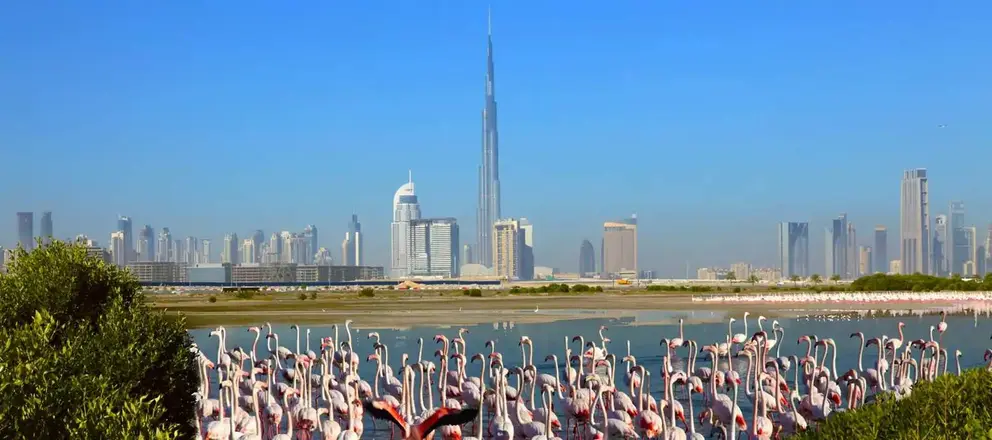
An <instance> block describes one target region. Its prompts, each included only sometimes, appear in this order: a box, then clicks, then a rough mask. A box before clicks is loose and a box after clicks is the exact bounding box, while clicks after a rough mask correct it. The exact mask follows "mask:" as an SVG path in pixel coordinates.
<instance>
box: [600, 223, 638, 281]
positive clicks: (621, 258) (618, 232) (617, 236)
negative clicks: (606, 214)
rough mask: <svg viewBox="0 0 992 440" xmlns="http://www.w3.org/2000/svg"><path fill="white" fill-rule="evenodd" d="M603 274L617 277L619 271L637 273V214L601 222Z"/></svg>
mask: <svg viewBox="0 0 992 440" xmlns="http://www.w3.org/2000/svg"><path fill="white" fill-rule="evenodd" d="M602 255H603V257H602V259H603V262H602V263H601V264H602V268H603V274H604V275H606V276H613V277H618V276H620V273H621V272H631V271H632V272H634V273H637V216H636V215H633V216H631V218H629V219H627V220H621V221H615V222H605V223H603V247H602Z"/></svg>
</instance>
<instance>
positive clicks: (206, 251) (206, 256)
mask: <svg viewBox="0 0 992 440" xmlns="http://www.w3.org/2000/svg"><path fill="white" fill-rule="evenodd" d="M234 246H235V247H234V251H235V252H237V250H238V248H237V246H238V240H237V239H235V240H234ZM210 254H211V249H210V239H209V238H204V239H203V240H200V261H199V263H198V264H210ZM237 262H238V258H237V257H235V258H234V261H232V262H231V263H232V264H237Z"/></svg>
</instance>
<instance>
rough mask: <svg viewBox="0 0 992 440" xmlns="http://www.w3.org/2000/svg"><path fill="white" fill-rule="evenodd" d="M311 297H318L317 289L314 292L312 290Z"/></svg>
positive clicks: (314, 298) (313, 298)
mask: <svg viewBox="0 0 992 440" xmlns="http://www.w3.org/2000/svg"><path fill="white" fill-rule="evenodd" d="M310 299H312V300H316V299H317V291H316V290H315V291H313V292H310Z"/></svg>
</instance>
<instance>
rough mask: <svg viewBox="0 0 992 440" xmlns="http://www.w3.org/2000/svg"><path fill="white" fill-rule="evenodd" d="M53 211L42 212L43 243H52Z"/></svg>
mask: <svg viewBox="0 0 992 440" xmlns="http://www.w3.org/2000/svg"><path fill="white" fill-rule="evenodd" d="M53 236H54V234H52V211H45V212H42V213H41V240H42V242H43V243H51V242H52V237H53Z"/></svg>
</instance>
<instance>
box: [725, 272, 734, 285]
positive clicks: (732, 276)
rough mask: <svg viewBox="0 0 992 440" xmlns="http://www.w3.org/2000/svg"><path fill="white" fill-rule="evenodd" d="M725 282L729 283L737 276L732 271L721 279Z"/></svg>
mask: <svg viewBox="0 0 992 440" xmlns="http://www.w3.org/2000/svg"><path fill="white" fill-rule="evenodd" d="M723 278H724V279H725V280H730V282H731V283H733V282H734V280H736V279H737V274H735V273H734V271H730V272H727V276H725V277H723Z"/></svg>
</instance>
